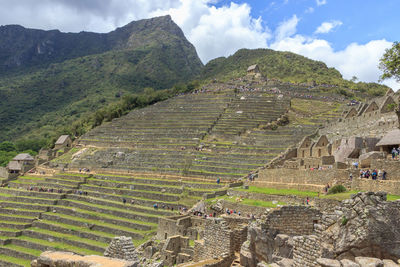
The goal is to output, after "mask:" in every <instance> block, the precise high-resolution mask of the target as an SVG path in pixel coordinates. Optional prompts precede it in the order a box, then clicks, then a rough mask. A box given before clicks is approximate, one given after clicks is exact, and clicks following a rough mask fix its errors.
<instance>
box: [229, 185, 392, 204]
mask: <svg viewBox="0 0 400 267" xmlns="http://www.w3.org/2000/svg"><path fill="white" fill-rule="evenodd" d="M332 188H333V187H332ZM234 190H237V191H244V192H252V193H259V194H266V195H281V196H285V195H293V196H300V197H319V198H327V199H336V200H344V199H348V198H350V197H351V195H353V194H357V193H358V191H354V190H352V191H346V192H343V193H336V194H327V195H325V194H322V193H318V192H312V191H300V190H296V189H275V188H266V187H257V186H249V189H242V188H235V189H234ZM398 199H400V195H391V194H388V195H387V200H388V201H395V200H398Z"/></svg>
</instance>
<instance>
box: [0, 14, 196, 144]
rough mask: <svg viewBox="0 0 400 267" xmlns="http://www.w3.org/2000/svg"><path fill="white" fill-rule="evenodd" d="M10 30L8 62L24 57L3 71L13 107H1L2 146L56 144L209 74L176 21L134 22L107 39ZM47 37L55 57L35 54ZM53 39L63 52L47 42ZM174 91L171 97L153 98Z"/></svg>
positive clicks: (2, 84)
mask: <svg viewBox="0 0 400 267" xmlns="http://www.w3.org/2000/svg"><path fill="white" fill-rule="evenodd" d="M8 30H9V34H8V35H7V36H2V37H1V38H0V46H1V47H5V48H6V49H4V50H2V51H3V54H2V57H1V59H0V63H1V62H2V61H3V60H5V61H7V60H8V59H9V58H13V59H14V58H18V59H19V60H20V61H21V64H20V65H18V66H17V65H16V66H10V67H9V68H7V70H5V69H2V67H1V69H0V98H1V99H3V100H6V101H3V102H2V103H1V104H0V124H1V126H2V127H1V129H0V141H4V140H18V139H20V138H22V137H29V138H32V137H35V136H36V137H40V138H44V139H46V140H49V139H51V141H54V138H56V137H58V136H57V135H60V134H62V133H64V132H63V130H65V129H64V127H66V128H67V130H70V132H72V133H74V131H77V132H78V134H80V133H81V132H82V131H83V132H84V131H86V130H89V129H91V127H93V126H97V125H99V124H100V123H101V122H102V121H103V120H111V119H112V118H115V117H118V116H121V115H122V114H126V111H128V110H130V109H131V108H133V107H141V106H144V105H148V104H152V103H155V102H157V101H159V100H163V99H165V98H166V97H171V96H173V95H174V94H176V93H177V92H181V90H179V88H182V87H185V86H181V85H179V84H185V83H187V82H188V81H190V80H191V79H193V78H194V77H195V75H197V74H198V73H199V71H200V69H201V67H202V63H201V61H200V59H199V58H198V56H197V54H196V51H195V49H194V47H193V46H192V45H191V44H190V43H189V42H188V41H187V40H186V38H185V37H184V35H183V33H182V31H181V30H180V29H179V28H178V26H177V25H176V24H175V23H174V22H173V21H172V20H171V19H170V17H169V16H166V17H159V18H155V19H151V20H143V21H138V22H132V23H130V24H128V25H126V26H125V27H122V28H119V29H117V30H116V31H114V32H111V33H109V34H106V35H104V34H92V33H84V32H82V33H79V34H71V33H68V34H64V33H60V32H57V33H54V31H53V32H45V31H38V30H30V29H24V28H22V27H20V26H10V27H9V29H8ZM39 32H40V34H38V33H39ZM132 36H134V38H131V37H132ZM42 38H44V39H45V40H46V45H45V46H44V47H41V49H43V50H46V49H49V50H51V52H52V53H44V54H43V56H40V55H38V54H36V52H34V51H36V50H37V47H36V44H38V43H45V42H44V41H43V39H42ZM52 38H55V39H54V40H53V41H54V43H57V47H52V44H51V42H47V40H49V39H50V40H52ZM21 40H24V42H21ZM15 43H18V45H15ZM32 46H33V47H32ZM0 66H6V64H0ZM174 85H177V86H176V87H175V90H171V91H170V92H164V93H161V94H156V93H154V92H153V91H156V90H161V89H166V88H172V87H173V86H174ZM146 88H148V89H146ZM151 88H154V89H151ZM185 88H186V87H185ZM193 88H194V85H193V84H191V85H190V86H189V89H190V90H191V89H193ZM122 98H124V100H122V101H120V100H121V99H122ZM124 104H127V105H128V106H129V107H128V106H121V105H124ZM97 110H98V112H96V111H97ZM72 124H74V125H72ZM71 125H72V127H70V126H71ZM49 143H51V142H50V141H49Z"/></svg>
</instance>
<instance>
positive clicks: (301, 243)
mask: <svg viewBox="0 0 400 267" xmlns="http://www.w3.org/2000/svg"><path fill="white" fill-rule="evenodd" d="M319 257H321V250H320V244H319V240H318V237H317V236H315V235H308V236H307V235H306V236H295V237H294V238H293V267H314V266H315V267H319V266H320V265H319V264H318V263H317V259H318V258H319Z"/></svg>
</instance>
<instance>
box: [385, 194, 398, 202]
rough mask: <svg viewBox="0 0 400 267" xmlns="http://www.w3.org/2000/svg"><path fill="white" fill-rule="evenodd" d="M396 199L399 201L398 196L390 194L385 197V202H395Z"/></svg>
mask: <svg viewBox="0 0 400 267" xmlns="http://www.w3.org/2000/svg"><path fill="white" fill-rule="evenodd" d="M398 199H400V196H399V195H391V194H388V195H387V200H388V201H395V200H398Z"/></svg>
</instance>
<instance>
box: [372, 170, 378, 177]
mask: <svg viewBox="0 0 400 267" xmlns="http://www.w3.org/2000/svg"><path fill="white" fill-rule="evenodd" d="M377 176H378V174H377V172H376V169H375V170H373V171H372V180H376V177H377Z"/></svg>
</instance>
